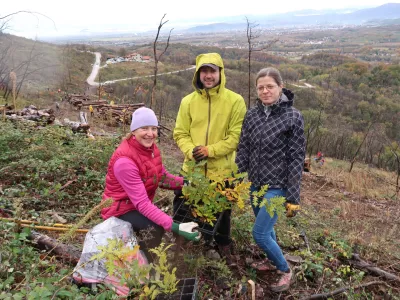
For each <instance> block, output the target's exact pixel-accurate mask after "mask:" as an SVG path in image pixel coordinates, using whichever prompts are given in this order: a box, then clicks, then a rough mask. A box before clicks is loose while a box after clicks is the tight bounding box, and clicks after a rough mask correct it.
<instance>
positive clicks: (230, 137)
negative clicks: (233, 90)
mask: <svg viewBox="0 0 400 300" xmlns="http://www.w3.org/2000/svg"><path fill="white" fill-rule="evenodd" d="M245 114H246V104H245V103H244V100H243V97H240V98H239V99H238V100H237V101H236V102H235V104H234V107H233V110H232V115H231V119H230V120H229V127H228V132H227V137H226V138H224V139H223V140H220V141H219V142H217V143H215V144H212V145H207V147H208V156H209V157H216V158H218V157H222V156H225V155H227V154H229V153H232V152H233V151H236V149H237V146H238V144H239V137H240V132H241V130H242V124H243V119H244V116H245Z"/></svg>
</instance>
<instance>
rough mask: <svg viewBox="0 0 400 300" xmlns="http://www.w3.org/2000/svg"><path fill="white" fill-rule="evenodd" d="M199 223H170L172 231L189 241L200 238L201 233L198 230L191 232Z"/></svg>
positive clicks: (196, 240)
mask: <svg viewBox="0 0 400 300" xmlns="http://www.w3.org/2000/svg"><path fill="white" fill-rule="evenodd" d="M198 226H199V225H198V224H197V223H195V222H188V223H181V224H178V223H175V222H173V223H172V231H173V232H175V233H177V234H179V235H181V236H183V237H184V238H185V239H187V240H189V241H195V242H198V241H199V240H200V237H201V234H200V232H196V231H195V232H193V229H194V228H196V227H198Z"/></svg>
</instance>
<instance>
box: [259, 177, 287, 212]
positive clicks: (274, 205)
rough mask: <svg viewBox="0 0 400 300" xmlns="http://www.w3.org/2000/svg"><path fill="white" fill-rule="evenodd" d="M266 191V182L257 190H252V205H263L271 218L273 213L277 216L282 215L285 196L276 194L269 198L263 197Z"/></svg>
mask: <svg viewBox="0 0 400 300" xmlns="http://www.w3.org/2000/svg"><path fill="white" fill-rule="evenodd" d="M267 191H268V185H267V184H266V185H264V186H262V187H261V188H260V190H259V191H254V192H252V193H251V196H252V197H253V205H254V206H259V207H263V206H264V207H265V209H266V210H267V212H268V214H269V215H270V216H271V218H272V217H273V216H274V214H275V213H276V214H277V215H278V216H281V215H283V214H284V213H285V211H286V210H285V206H284V204H285V202H286V199H285V197H282V196H276V197H273V198H270V199H265V198H263V197H264V195H265V193H266V192H267Z"/></svg>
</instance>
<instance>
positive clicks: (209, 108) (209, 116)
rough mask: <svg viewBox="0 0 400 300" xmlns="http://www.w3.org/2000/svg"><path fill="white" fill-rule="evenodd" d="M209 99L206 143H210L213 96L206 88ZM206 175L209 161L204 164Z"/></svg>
mask: <svg viewBox="0 0 400 300" xmlns="http://www.w3.org/2000/svg"><path fill="white" fill-rule="evenodd" d="M206 95H207V100H208V124H207V131H206V144H205V146H207V145H208V131H209V130H210V123H211V97H210V94H209V93H208V91H207V90H206ZM204 170H205V173H204V174H205V176H207V163H206V164H205V165H204Z"/></svg>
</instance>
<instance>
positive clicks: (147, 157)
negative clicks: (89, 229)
mask: <svg viewBox="0 0 400 300" xmlns="http://www.w3.org/2000/svg"><path fill="white" fill-rule="evenodd" d="M130 129H131V132H130V133H129V134H128V135H127V136H126V137H125V138H124V140H123V141H122V142H121V144H120V145H119V146H118V148H117V149H116V150H115V152H114V153H113V155H112V156H111V159H110V162H109V164H108V169H107V175H106V186H105V190H104V194H103V200H104V199H109V198H112V199H113V203H112V205H111V206H110V207H107V208H104V209H103V210H102V211H101V216H102V217H103V219H108V218H109V217H111V216H114V217H118V218H120V219H121V220H124V221H127V222H129V223H130V224H131V225H132V228H133V230H134V231H135V232H136V233H137V234H140V231H142V230H146V232H149V230H148V229H151V230H150V232H149V234H146V236H143V234H142V236H140V235H139V236H138V239H139V245H140V249H141V250H143V252H144V253H145V254H146V257H147V259H148V260H149V261H150V262H151V261H152V256H151V253H150V252H149V251H148V249H151V248H154V247H157V246H158V245H159V244H160V242H161V238H162V236H163V234H164V232H165V231H173V232H175V233H177V234H179V235H182V236H184V237H185V238H186V239H188V240H192V241H194V240H198V239H199V238H200V236H199V233H198V232H193V228H195V227H197V226H198V225H197V224H196V223H194V222H190V223H182V224H177V223H174V222H173V221H172V218H171V217H170V216H169V215H167V214H166V213H164V212H163V211H162V210H160V209H159V208H158V207H157V206H156V205H154V204H153V199H154V195H155V193H156V190H157V188H158V187H159V186H160V187H161V188H166V189H172V190H178V189H181V188H182V185H183V178H182V177H178V176H174V175H172V174H170V173H168V172H167V170H166V169H165V167H164V165H163V164H162V159H161V155H160V151H159V149H158V147H157V146H156V144H155V140H156V138H157V133H158V121H157V117H156V115H155V113H154V112H153V111H152V110H151V109H149V108H146V107H142V108H139V109H137V110H136V111H135V112H134V113H133V114H132V123H131V126H130ZM142 233H143V232H142Z"/></svg>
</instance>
